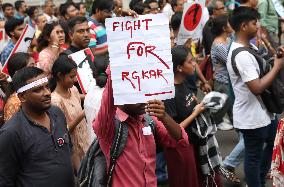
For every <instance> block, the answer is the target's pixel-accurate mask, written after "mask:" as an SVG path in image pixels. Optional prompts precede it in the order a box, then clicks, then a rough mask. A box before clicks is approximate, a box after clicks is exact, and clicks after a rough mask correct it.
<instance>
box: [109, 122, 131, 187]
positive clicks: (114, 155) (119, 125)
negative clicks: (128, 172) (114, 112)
mask: <svg viewBox="0 0 284 187" xmlns="http://www.w3.org/2000/svg"><path fill="white" fill-rule="evenodd" d="M127 137H128V125H127V124H125V122H120V121H119V120H118V119H117V118H116V119H115V136H114V140H113V143H112V146H111V150H110V165H109V168H108V172H107V178H106V184H107V186H108V187H109V186H111V182H112V175H113V171H114V168H115V166H116V161H117V159H118V157H119V156H120V154H121V153H122V151H123V149H124V147H125V145H126V142H127Z"/></svg>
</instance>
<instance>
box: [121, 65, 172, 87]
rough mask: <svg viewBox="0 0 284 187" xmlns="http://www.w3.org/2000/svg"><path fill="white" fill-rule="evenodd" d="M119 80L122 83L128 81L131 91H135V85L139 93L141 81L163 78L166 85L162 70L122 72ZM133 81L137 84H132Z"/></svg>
mask: <svg viewBox="0 0 284 187" xmlns="http://www.w3.org/2000/svg"><path fill="white" fill-rule="evenodd" d="M121 78H122V80H123V81H129V82H130V84H131V86H132V87H133V89H134V90H135V89H136V86H135V85H138V90H139V91H141V79H142V80H144V79H159V78H163V79H164V80H165V81H166V83H168V81H167V79H165V77H164V75H163V70H160V69H156V70H149V71H146V70H142V71H141V72H137V71H133V72H129V71H123V72H122V73H121ZM134 81H137V84H134Z"/></svg>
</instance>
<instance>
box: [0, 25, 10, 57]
mask: <svg viewBox="0 0 284 187" xmlns="http://www.w3.org/2000/svg"><path fill="white" fill-rule="evenodd" d="M8 41H9V37H8V36H7V35H6V32H5V29H4V28H1V29H0V53H1V52H2V50H3V49H4V47H6V45H7V44H8Z"/></svg>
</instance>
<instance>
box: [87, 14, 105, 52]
mask: <svg viewBox="0 0 284 187" xmlns="http://www.w3.org/2000/svg"><path fill="white" fill-rule="evenodd" d="M88 24H89V26H90V33H91V40H90V43H89V47H90V48H96V52H99V51H103V50H105V49H107V48H108V45H107V35H106V29H105V27H104V26H103V24H101V23H99V22H98V21H97V20H95V19H92V18H90V17H89V18H88Z"/></svg>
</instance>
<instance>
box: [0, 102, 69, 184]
mask: <svg viewBox="0 0 284 187" xmlns="http://www.w3.org/2000/svg"><path fill="white" fill-rule="evenodd" d="M48 114H49V117H50V119H51V124H52V125H51V126H52V132H49V131H48V130H47V129H46V128H44V127H42V126H39V125H36V124H34V123H33V122H31V121H30V120H29V119H28V118H27V117H26V116H25V114H24V112H23V111H22V109H21V110H20V111H19V112H18V113H16V114H15V115H14V116H13V117H12V118H11V119H10V120H9V121H8V122H7V123H5V124H4V125H3V126H2V127H1V129H0V155H1V156H0V186H1V187H2V186H3V187H4V186H5V187H10V186H11V187H33V186H34V187H73V186H74V177H73V167H72V163H71V154H72V151H71V147H72V146H71V140H70V136H69V134H68V130H67V123H66V119H65V116H64V114H63V112H62V111H61V110H60V109H59V108H57V107H53V106H52V107H51V108H50V109H49V110H48Z"/></svg>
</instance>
